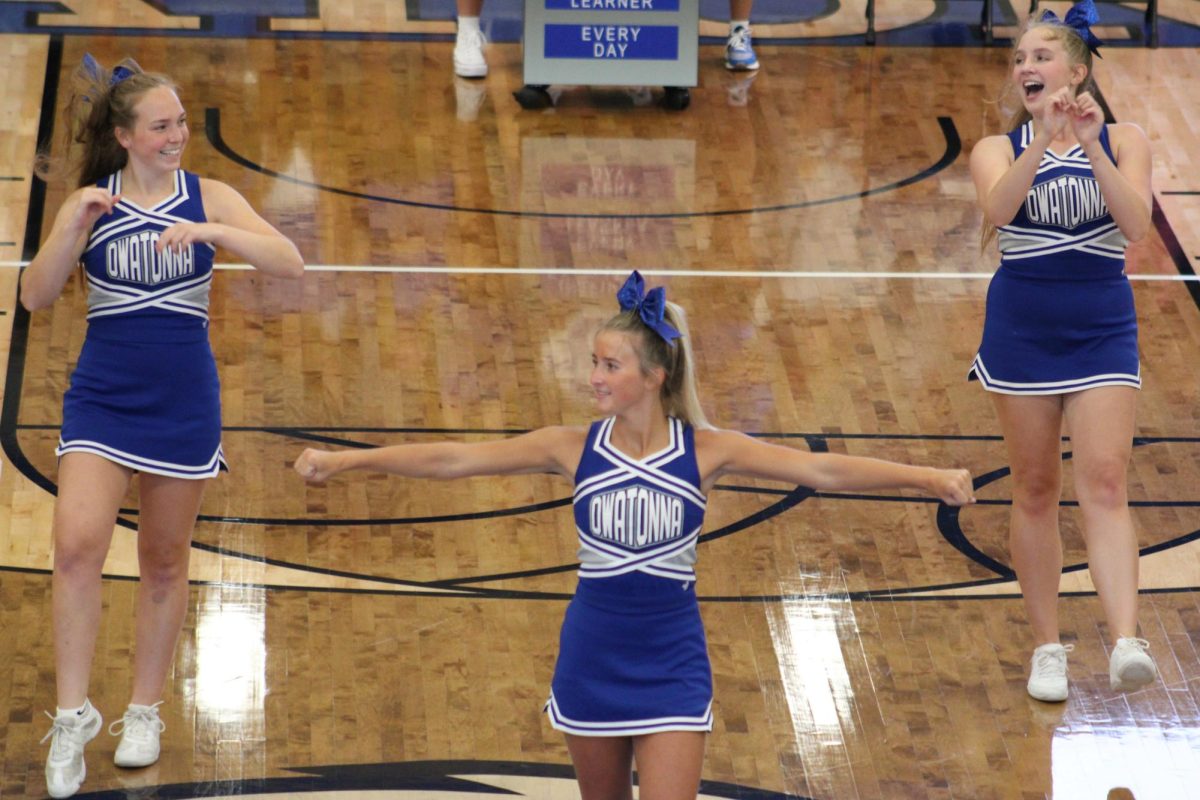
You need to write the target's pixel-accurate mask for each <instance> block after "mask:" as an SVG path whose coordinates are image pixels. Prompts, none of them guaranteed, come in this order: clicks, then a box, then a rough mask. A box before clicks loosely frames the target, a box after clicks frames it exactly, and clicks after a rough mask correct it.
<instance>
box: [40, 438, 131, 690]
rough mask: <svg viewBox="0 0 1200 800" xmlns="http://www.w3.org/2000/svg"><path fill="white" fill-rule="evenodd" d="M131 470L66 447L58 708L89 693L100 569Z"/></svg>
mask: <svg viewBox="0 0 1200 800" xmlns="http://www.w3.org/2000/svg"><path fill="white" fill-rule="evenodd" d="M130 476H131V472H130V470H128V469H126V468H125V467H122V466H120V465H119V464H114V463H113V462H111V461H108V460H107V459H103V458H100V457H99V456H94V455H92V454H90V453H67V454H66V455H64V456H63V457H62V460H61V462H60V464H59V470H58V501H57V502H56V503H55V506H54V577H53V580H52V585H53V600H52V604H53V615H54V664H55V670H56V672H55V680H56V683H57V688H58V705H59V707H60V708H78V707H79V706H81V705H83V703H84V701H85V700H86V699H87V694H88V679H89V677H90V675H91V671H92V658H93V656H94V655H95V652H96V633H97V632H98V631H99V630H100V604H101V602H100V583H101V582H100V573H101V570H102V569H103V567H104V560H105V557H106V556H107V555H108V547H109V544H110V543H111V542H112V535H113V526H114V524H115V523H116V518H117V511H118V510H119V509H120V507H121V500H122V499H123V498H124V497H125V492H126V491H127V490H128V488H129V479H130Z"/></svg>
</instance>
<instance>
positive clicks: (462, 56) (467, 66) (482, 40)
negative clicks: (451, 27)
mask: <svg viewBox="0 0 1200 800" xmlns="http://www.w3.org/2000/svg"><path fill="white" fill-rule="evenodd" d="M485 44H487V37H486V36H484V35H483V32H482V31H459V32H458V38H457V39H455V41H454V74H455V75H457V76H459V77H460V78H483V77H485V76H486V75H487V69H488V67H487V59H486V58H484V57H483V46H484V45H485Z"/></svg>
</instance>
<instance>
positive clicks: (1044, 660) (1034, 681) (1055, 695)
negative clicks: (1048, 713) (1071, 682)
mask: <svg viewBox="0 0 1200 800" xmlns="http://www.w3.org/2000/svg"><path fill="white" fill-rule="evenodd" d="M1074 649H1075V645H1073V644H1068V645H1061V644H1059V643H1058V642H1051V643H1049V644H1044V645H1042V646H1041V647H1039V648H1037V649H1036V650H1034V651H1033V658H1032V659H1030V668H1029V683H1027V684H1026V685H1025V690H1026V691H1027V692H1029V696H1030V697H1032V698H1034V699H1036V700H1042V701H1044V702H1047V703H1058V702H1061V701H1063V700H1066V699H1067V653H1069V652H1071V651H1072V650H1074Z"/></svg>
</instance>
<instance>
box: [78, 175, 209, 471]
mask: <svg viewBox="0 0 1200 800" xmlns="http://www.w3.org/2000/svg"><path fill="white" fill-rule="evenodd" d="M98 186H100V187H101V188H103V189H107V190H108V191H109V192H111V193H112V194H113V195H119V194H120V193H121V173H120V172H117V173H115V174H113V175H110V176H108V177H107V178H104V179H102V180H101V181H99V183H98ZM206 220H207V217H206V216H205V214H204V204H203V201H202V199H201V197H200V179H199V178H198V177H197V176H196V175H193V174H192V173H190V172H185V171H184V170H176V172H175V190H174V192H172V194H171V196H170V197H167V198H166V199H164V200H163V201H162V202H160V203H158V204H157V205H155V206H154V207H153V208H149V209H146V208H142V207H141V206H139V205H137V204H136V203H133V202H130V201H128V200H121V201H120V202H118V203H117V205H116V206H115V207H114V208H113V211H112V213H110V214H106V215H105V216H103V217H101V218H100V219H99V220H97V221H96V224H95V225H94V226H93V228H92V232H91V235H90V237H89V238H88V242H87V245H86V247H85V249H84V251H83V256H82V257H81V261H82V262H83V267H84V271H85V273H86V275H87V290H88V295H87V299H88V315H87V319H88V330H87V336H86V338H85V339H84V343H83V349H82V351H81V352H80V354H79V361H78V363H77V364H76V367H75V371H74V372H73V373H72V375H71V386H70V388H69V389H68V390H67V393H66V396H65V397H64V398H63V425H62V433H61V435H60V438H59V443H58V448H57V450H56V452H57V454H58V455H59V456H62V455H64V454H66V453H92V454H94V455H98V456H102V457H103V458H106V459H108V460H110V461H114V462H116V463H118V464H122V465H124V466H126V467H129V468H131V469H134V470H137V471H140V472H150V473H154V474H156V475H166V476H170V477H176V478H193V479H200V478H211V477H213V476H214V475H216V474H217V472H218V471H219V470H221V469H227V467H226V465H225V456H224V453H223V451H222V449H221V404H220V399H221V397H220V384H219V383H218V380H217V366H216V362H215V360H214V359H213V354H212V349H211V347H210V346H209V342H208V295H209V287H210V286H211V285H212V266H213V255H214V252H215V250H214V248H213V246H212V245H210V244H206V243H195V244H190V245H186V246H185V247H184V248H183V249H182V251H179V250H164V251H163V252H161V253H158V252H155V249H154V245H155V243H156V242H157V241H158V238H159V236H160V234H161V233H162V232H163V231H164V230H166V229H167V228H169V227H171V226H172V225H174V224H175V223H177V222H205V221H206Z"/></svg>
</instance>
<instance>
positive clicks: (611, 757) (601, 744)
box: [567, 734, 645, 800]
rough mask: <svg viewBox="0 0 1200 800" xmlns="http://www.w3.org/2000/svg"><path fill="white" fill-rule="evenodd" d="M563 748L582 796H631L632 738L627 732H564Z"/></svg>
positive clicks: (594, 799) (611, 799)
mask: <svg viewBox="0 0 1200 800" xmlns="http://www.w3.org/2000/svg"><path fill="white" fill-rule="evenodd" d="M567 750H568V751H569V752H570V753H571V763H572V764H574V765H575V777H576V779H577V780H578V781H579V796H580V797H581V798H582V800H633V742H632V741H631V740H630V738H629V737H628V736H611V737H610V736H572V735H571V734H567ZM642 797H645V795H642Z"/></svg>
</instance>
